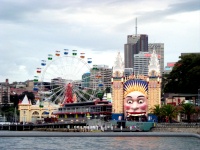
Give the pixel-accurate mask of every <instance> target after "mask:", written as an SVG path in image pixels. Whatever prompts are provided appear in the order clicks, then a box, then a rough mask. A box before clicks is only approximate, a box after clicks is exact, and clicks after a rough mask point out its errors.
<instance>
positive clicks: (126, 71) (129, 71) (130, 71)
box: [124, 68, 133, 76]
mask: <svg viewBox="0 0 200 150" xmlns="http://www.w3.org/2000/svg"><path fill="white" fill-rule="evenodd" d="M132 74H133V68H124V76H130V75H132Z"/></svg>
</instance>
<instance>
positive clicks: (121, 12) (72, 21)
mask: <svg viewBox="0 0 200 150" xmlns="http://www.w3.org/2000/svg"><path fill="white" fill-rule="evenodd" d="M136 17H137V20H138V24H137V26H138V30H137V33H138V34H147V35H148V37H149V43H164V45H165V46H164V49H165V65H166V63H167V62H175V61H178V60H179V58H178V57H179V56H180V54H181V53H183V52H200V1H199V0H176V1H175V0H163V1H161V0H0V52H1V54H0V72H1V73H0V82H4V81H5V79H6V78H8V79H9V81H10V83H11V82H13V81H25V80H28V79H30V80H31V79H33V76H34V73H35V70H36V68H37V67H39V66H40V61H41V60H43V59H46V58H47V55H48V54H54V52H55V51H56V50H60V51H62V50H63V49H69V50H72V49H77V50H78V52H85V53H86V57H92V59H93V64H106V65H109V66H110V67H112V66H113V63H114V60H115V57H116V55H117V53H118V52H120V53H121V54H122V56H123V52H124V44H125V43H126V42H127V35H131V34H135V18H136Z"/></svg>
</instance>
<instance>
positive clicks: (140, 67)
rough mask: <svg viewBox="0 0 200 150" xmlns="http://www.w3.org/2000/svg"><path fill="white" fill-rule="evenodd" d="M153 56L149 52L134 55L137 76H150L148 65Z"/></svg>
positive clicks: (134, 70)
mask: <svg viewBox="0 0 200 150" xmlns="http://www.w3.org/2000/svg"><path fill="white" fill-rule="evenodd" d="M150 56H151V54H150V53H149V52H139V53H138V54H135V55H134V68H133V72H134V74H135V75H144V76H148V70H149V69H148V65H149V60H150Z"/></svg>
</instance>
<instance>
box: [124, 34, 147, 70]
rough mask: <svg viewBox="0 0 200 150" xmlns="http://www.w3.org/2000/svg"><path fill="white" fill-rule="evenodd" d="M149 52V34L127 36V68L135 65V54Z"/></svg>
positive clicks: (125, 46) (125, 53)
mask: <svg viewBox="0 0 200 150" xmlns="http://www.w3.org/2000/svg"><path fill="white" fill-rule="evenodd" d="M140 51H141V52H148V35H146V34H138V35H137V34H136V35H128V36H127V44H124V64H125V68H133V67H134V55H135V54H138V53H139V52H140Z"/></svg>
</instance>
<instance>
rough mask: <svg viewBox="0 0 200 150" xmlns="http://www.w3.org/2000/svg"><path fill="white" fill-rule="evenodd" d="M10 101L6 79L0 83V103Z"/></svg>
mask: <svg viewBox="0 0 200 150" xmlns="http://www.w3.org/2000/svg"><path fill="white" fill-rule="evenodd" d="M9 103H10V86H9V82H8V79H6V82H2V83H0V105H2V104H9Z"/></svg>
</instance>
